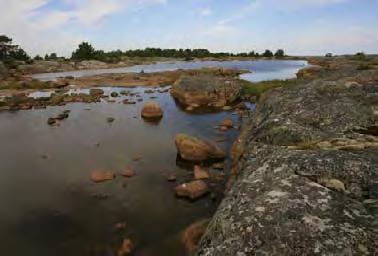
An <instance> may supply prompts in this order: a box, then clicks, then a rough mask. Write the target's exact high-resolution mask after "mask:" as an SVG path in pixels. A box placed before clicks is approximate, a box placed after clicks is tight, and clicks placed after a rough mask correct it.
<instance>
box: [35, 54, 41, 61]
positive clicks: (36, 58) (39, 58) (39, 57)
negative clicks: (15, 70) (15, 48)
mask: <svg viewBox="0 0 378 256" xmlns="http://www.w3.org/2000/svg"><path fill="white" fill-rule="evenodd" d="M33 59H34V60H43V58H42V57H41V56H39V55H38V54H37V55H36V56H35V57H34V58H33Z"/></svg>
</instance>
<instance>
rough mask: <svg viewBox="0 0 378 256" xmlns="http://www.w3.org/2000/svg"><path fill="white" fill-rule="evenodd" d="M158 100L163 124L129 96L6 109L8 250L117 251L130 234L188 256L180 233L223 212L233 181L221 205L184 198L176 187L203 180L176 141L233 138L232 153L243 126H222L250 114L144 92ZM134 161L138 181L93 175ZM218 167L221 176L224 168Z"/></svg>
mask: <svg viewBox="0 0 378 256" xmlns="http://www.w3.org/2000/svg"><path fill="white" fill-rule="evenodd" d="M106 90H107V93H110V91H120V90H123V89H121V88H106ZM128 90H134V91H139V92H140V91H143V90H144V89H143V88H134V89H128ZM151 96H155V97H157V98H156V99H155V100H157V101H158V102H160V104H161V105H162V107H163V109H164V118H163V119H162V120H161V122H160V123H159V124H151V123H147V122H145V121H143V120H142V119H141V118H140V117H139V116H140V110H141V107H142V104H143V103H142V102H141V103H137V104H136V105H124V104H119V103H118V102H120V101H121V100H122V98H116V99H115V100H116V101H117V102H116V103H108V102H101V103H96V104H80V103H76V104H68V105H66V106H60V107H48V108H47V109H41V110H28V111H18V112H0V134H1V135H0V136H1V142H2V143H1V146H0V163H1V171H0V200H1V202H2V207H1V208H0V241H1V243H0V251H1V252H2V255H35V256H40V255H80V256H83V255H112V254H111V253H110V251H112V250H113V251H114V249H115V248H117V247H118V246H119V245H120V244H121V241H122V239H123V238H130V239H131V240H132V241H133V242H134V243H135V246H136V255H182V248H181V246H180V242H179V241H178V234H179V233H180V231H182V230H183V229H184V228H185V227H187V226H188V225H189V224H191V223H192V222H193V221H196V220H198V219H202V218H206V217H210V216H211V215H212V214H213V213H214V211H215V209H216V207H217V205H218V203H219V202H220V200H221V196H222V194H221V191H222V190H223V187H222V184H223V181H224V179H223V180H220V181H216V179H212V181H211V182H210V183H213V184H214V186H213V187H212V188H211V190H212V193H214V195H216V200H215V201H213V200H212V199H211V197H210V196H206V197H204V198H202V199H200V200H198V201H196V202H188V201H185V200H181V199H177V198H176V197H175V195H174V190H173V189H174V186H175V185H177V184H178V183H181V182H186V181H190V180H192V179H193V178H192V169H191V168H190V166H187V165H182V164H179V163H177V162H176V156H177V155H176V154H177V153H176V148H175V145H174V137H175V135H176V134H177V133H180V132H184V133H187V134H191V135H196V136H199V137H204V138H207V139H210V140H219V139H225V140H226V141H225V142H224V143H220V146H222V147H223V148H224V149H226V150H228V149H229V147H230V145H231V143H232V141H233V140H234V139H235V137H236V136H237V134H238V131H237V130H236V129H233V130H230V131H229V132H226V133H222V132H219V131H218V130H215V129H214V126H215V125H218V124H219V123H220V122H221V121H222V120H223V119H224V118H226V117H230V118H232V119H233V120H234V121H235V122H236V123H237V124H238V123H239V122H240V120H239V118H238V117H237V116H236V115H232V114H231V113H230V112H222V113H212V114H211V113H208V114H189V113H186V112H184V111H182V110H181V109H180V107H179V106H177V105H176V103H175V101H174V100H173V98H172V97H171V96H170V95H169V93H164V94H161V93H155V94H143V97H144V100H145V101H147V100H149V98H150V97H151ZM88 108H90V110H89V109H88ZM66 109H69V110H71V113H70V116H69V118H68V119H66V120H63V121H62V122H61V123H60V126H59V127H52V126H48V125H47V123H46V121H47V119H48V118H49V117H51V116H54V115H56V114H58V113H61V112H62V111H63V110H66ZM108 117H114V118H115V121H114V123H112V124H109V123H108V122H107V121H106V119H107V118H108ZM98 143H99V146H97V145H96V144H98ZM43 155H45V156H47V158H46V159H45V158H44V157H42V156H43ZM135 155H140V156H141V157H142V158H141V160H140V161H139V162H135V161H132V158H133V157H134V156H135ZM129 166H131V167H134V168H135V171H136V176H135V177H132V178H129V179H126V178H124V177H122V176H120V175H117V177H116V179H115V180H113V181H109V182H105V183H102V184H94V183H92V182H91V181H90V179H89V177H90V173H91V172H92V171H94V170H99V169H100V170H101V169H103V170H111V171H114V172H116V173H117V174H119V173H120V172H121V171H122V170H123V169H125V168H127V167H129ZM167 173H174V174H176V175H177V179H178V180H177V182H176V183H169V182H168V181H167V180H166V177H165V174H167ZM212 173H213V174H214V175H215V176H217V177H218V178H222V175H223V174H224V173H223V171H219V170H217V171H215V170H214V171H212ZM96 195H99V196H100V197H101V196H103V195H106V196H108V198H107V199H99V198H96ZM119 222H125V223H126V228H125V229H124V230H121V231H117V230H115V229H114V225H115V224H116V223H119ZM102 253H103V254H102Z"/></svg>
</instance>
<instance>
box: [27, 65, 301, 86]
mask: <svg viewBox="0 0 378 256" xmlns="http://www.w3.org/2000/svg"><path fill="white" fill-rule="evenodd" d="M306 65H307V61H293V60H257V61H189V62H185V61H178V62H172V63H167V62H160V63H156V64H150V65H137V66H132V67H124V68H113V69H96V70H78V71H70V72H59V73H44V74H36V75H34V76H33V77H34V78H36V79H40V80H47V81H48V80H54V79H57V78H59V77H65V76H73V77H82V76H92V75H99V74H110V73H127V72H131V73H139V72H141V71H142V70H143V71H144V72H146V73H153V72H162V71H173V70H177V69H199V68H204V67H219V68H228V69H242V70H248V71H251V72H253V73H250V74H243V75H241V78H243V79H246V80H248V81H251V82H259V81H263V80H273V79H289V78H294V77H295V74H296V73H297V72H298V70H299V69H301V68H303V67H305V66H306Z"/></svg>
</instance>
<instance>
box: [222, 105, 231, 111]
mask: <svg viewBox="0 0 378 256" xmlns="http://www.w3.org/2000/svg"><path fill="white" fill-rule="evenodd" d="M222 109H223V110H224V111H229V110H231V109H232V107H230V106H224V107H223V108H222Z"/></svg>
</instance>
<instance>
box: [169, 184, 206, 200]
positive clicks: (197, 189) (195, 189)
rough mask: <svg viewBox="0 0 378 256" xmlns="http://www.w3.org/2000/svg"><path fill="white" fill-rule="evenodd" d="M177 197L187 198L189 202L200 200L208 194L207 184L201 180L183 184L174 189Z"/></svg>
mask: <svg viewBox="0 0 378 256" xmlns="http://www.w3.org/2000/svg"><path fill="white" fill-rule="evenodd" d="M175 191H176V195H177V196H178V197H187V198H189V199H191V200H194V199H197V198H200V197H202V196H204V195H205V194H206V193H207V192H209V189H208V186H207V184H206V183H205V182H204V181H202V180H195V181H191V182H189V183H184V184H181V185H179V186H177V187H176V188H175Z"/></svg>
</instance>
